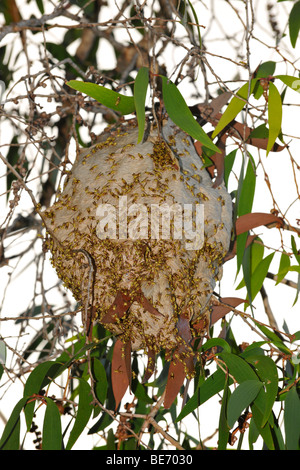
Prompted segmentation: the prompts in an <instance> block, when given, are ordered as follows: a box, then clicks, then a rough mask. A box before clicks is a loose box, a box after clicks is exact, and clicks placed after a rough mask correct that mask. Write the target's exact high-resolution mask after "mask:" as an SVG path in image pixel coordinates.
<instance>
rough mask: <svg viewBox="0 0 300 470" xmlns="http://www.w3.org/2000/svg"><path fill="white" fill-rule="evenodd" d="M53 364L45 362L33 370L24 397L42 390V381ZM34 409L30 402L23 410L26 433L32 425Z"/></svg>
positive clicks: (33, 404) (52, 362) (32, 403)
mask: <svg viewBox="0 0 300 470" xmlns="http://www.w3.org/2000/svg"><path fill="white" fill-rule="evenodd" d="M54 364H55V362H54V361H47V362H43V363H42V364H39V365H38V366H37V367H36V368H35V369H33V371H32V372H31V374H30V375H29V377H28V379H27V381H26V384H25V387H24V397H30V396H32V395H33V394H38V393H39V391H40V390H41V388H42V384H43V382H44V379H45V377H46V376H47V373H48V372H49V370H50V369H51V367H52V366H53V365H54ZM34 407H35V401H31V402H30V403H28V404H27V406H26V408H25V410H24V413H25V419H26V425H27V431H28V430H29V429H30V426H31V423H32V419H33V414H34Z"/></svg>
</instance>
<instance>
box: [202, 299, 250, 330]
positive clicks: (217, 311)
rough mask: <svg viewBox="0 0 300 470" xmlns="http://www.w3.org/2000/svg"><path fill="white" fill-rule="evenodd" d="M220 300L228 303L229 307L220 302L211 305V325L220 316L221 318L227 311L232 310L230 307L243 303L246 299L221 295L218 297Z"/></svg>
mask: <svg viewBox="0 0 300 470" xmlns="http://www.w3.org/2000/svg"><path fill="white" fill-rule="evenodd" d="M220 302H222V303H224V304H227V305H230V306H231V307H230V306H227V305H221V304H217V305H213V306H212V314H211V325H213V324H214V323H216V322H217V321H218V320H220V318H223V317H224V316H225V315H226V314H227V313H229V312H230V311H231V310H232V308H235V307H237V306H238V305H240V304H241V303H245V302H247V301H246V300H245V299H240V298H238V297H223V298H220Z"/></svg>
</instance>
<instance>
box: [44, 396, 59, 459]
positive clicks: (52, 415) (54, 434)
mask: <svg viewBox="0 0 300 470" xmlns="http://www.w3.org/2000/svg"><path fill="white" fill-rule="evenodd" d="M44 399H45V400H46V402H47V407H46V411H45V416H44V423H43V438H42V449H43V450H61V449H62V432H61V420H60V413H59V409H58V407H57V405H56V404H55V402H54V401H53V400H52V399H51V398H44Z"/></svg>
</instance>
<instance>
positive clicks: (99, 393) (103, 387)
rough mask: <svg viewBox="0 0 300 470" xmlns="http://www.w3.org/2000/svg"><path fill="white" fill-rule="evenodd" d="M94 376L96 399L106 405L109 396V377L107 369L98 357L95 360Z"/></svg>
mask: <svg viewBox="0 0 300 470" xmlns="http://www.w3.org/2000/svg"><path fill="white" fill-rule="evenodd" d="M93 376H94V379H95V380H96V383H95V392H96V397H97V398H98V400H99V401H100V403H102V404H104V402H105V399H106V395H107V387H108V383H107V377H106V372H105V368H104V366H103V364H102V362H101V361H99V359H97V358H96V357H94V358H93Z"/></svg>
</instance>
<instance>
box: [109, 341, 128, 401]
mask: <svg viewBox="0 0 300 470" xmlns="http://www.w3.org/2000/svg"><path fill="white" fill-rule="evenodd" d="M111 382H112V389H113V394H114V397H115V402H116V407H115V409H117V408H118V406H119V404H120V402H121V400H122V398H123V396H124V395H125V392H126V390H127V388H128V387H129V386H130V384H131V345H130V342H129V341H128V342H127V343H123V341H122V340H121V339H120V338H118V339H117V340H116V343H115V346H114V351H113V357H112V363H111Z"/></svg>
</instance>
